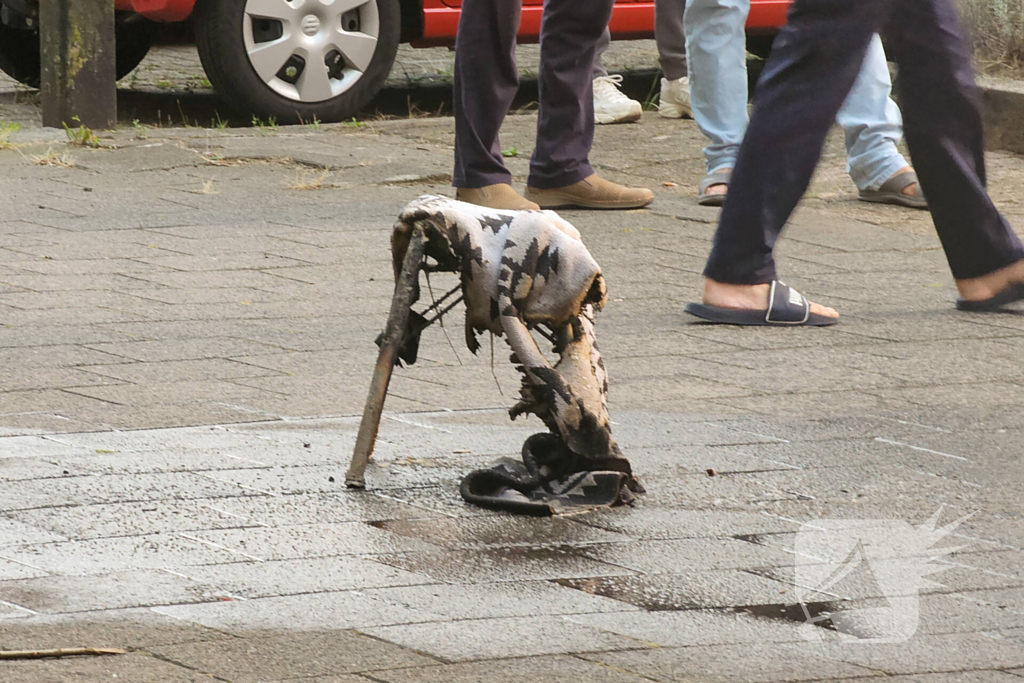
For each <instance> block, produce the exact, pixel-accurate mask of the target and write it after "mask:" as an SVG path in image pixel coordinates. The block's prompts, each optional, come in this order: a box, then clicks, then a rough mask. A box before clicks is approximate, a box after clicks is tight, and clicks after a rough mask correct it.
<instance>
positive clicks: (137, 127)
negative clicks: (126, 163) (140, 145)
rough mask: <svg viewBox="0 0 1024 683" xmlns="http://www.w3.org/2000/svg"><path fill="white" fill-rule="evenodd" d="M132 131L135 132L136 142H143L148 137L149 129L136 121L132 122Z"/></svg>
mask: <svg viewBox="0 0 1024 683" xmlns="http://www.w3.org/2000/svg"><path fill="white" fill-rule="evenodd" d="M132 130H134V131H135V139H136V140H145V139H146V138H148V137H149V129H148V128H146V127H145V126H144V125H142V124H141V123H139V120H138V119H135V120H134V121H132Z"/></svg>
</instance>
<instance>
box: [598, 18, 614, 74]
mask: <svg viewBox="0 0 1024 683" xmlns="http://www.w3.org/2000/svg"><path fill="white" fill-rule="evenodd" d="M611 44H612V32H611V30H610V29H609V28H608V26H607V24H606V25H605V27H604V31H602V32H601V37H600V38H598V39H597V45H595V46H594V70H593V74H594V78H601V77H603V76H607V75H608V69H606V68H605V67H604V53H605V51H607V50H608V46H609V45H611Z"/></svg>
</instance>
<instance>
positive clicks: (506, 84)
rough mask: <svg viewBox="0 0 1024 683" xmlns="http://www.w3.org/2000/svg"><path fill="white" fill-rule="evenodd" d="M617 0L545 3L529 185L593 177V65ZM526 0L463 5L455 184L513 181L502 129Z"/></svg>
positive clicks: (515, 77) (515, 78)
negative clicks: (504, 158) (501, 140)
mask: <svg viewBox="0 0 1024 683" xmlns="http://www.w3.org/2000/svg"><path fill="white" fill-rule="evenodd" d="M613 4H614V0H545V3H544V18H543V20H542V22H541V34H540V72H539V74H538V81H539V86H540V87H539V89H540V103H539V105H540V108H539V111H538V118H537V144H536V147H535V148H534V150H533V156H532V157H531V159H530V178H529V180H528V182H529V184H530V185H531V186H533V187H539V188H552V187H562V186H565V185H572V184H573V183H576V182H578V181H580V180H583V179H584V178H586V177H587V176H589V175H591V174H592V173H593V170H592V169H591V167H590V161H589V159H588V156H589V154H590V147H591V145H592V144H593V142H594V91H593V74H592V69H593V64H594V53H595V50H596V46H597V41H598V39H599V38H600V37H601V32H602V31H604V29H605V28H606V27H607V26H608V20H609V19H610V18H611V13H612V5H613ZM521 9H522V0H463V3H462V14H461V16H460V17H459V31H458V34H457V36H456V39H455V96H454V108H455V172H454V173H453V174H452V184H453V185H454V186H455V187H483V186H485V185H493V184H495V183H508V182H509V181H510V180H511V178H512V176H511V174H510V173H509V172H508V169H506V168H505V164H504V163H503V162H502V157H501V146H500V144H499V142H498V131H499V130H500V129H501V123H502V121H504V119H505V115H506V114H507V113H508V108H509V106H511V104H512V98H513V97H515V94H516V90H517V89H518V88H519V73H518V71H517V69H516V60H515V46H516V33H518V32H519V16H520V11H521Z"/></svg>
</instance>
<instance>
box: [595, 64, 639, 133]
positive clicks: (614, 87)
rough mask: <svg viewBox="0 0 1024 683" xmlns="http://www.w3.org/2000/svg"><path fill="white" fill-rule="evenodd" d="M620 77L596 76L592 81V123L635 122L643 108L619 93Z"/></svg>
mask: <svg viewBox="0 0 1024 683" xmlns="http://www.w3.org/2000/svg"><path fill="white" fill-rule="evenodd" d="M619 83H622V76H619V75H617V74H616V75H615V76H598V77H597V78H595V79H594V122H595V123H628V122H630V121H637V120H639V119H640V116H641V115H642V114H643V107H641V106H640V103H639V102H637V101H636V100H631V99H629V98H628V97H626V96H625V95H623V94H622V93H621V92H620V91H619Z"/></svg>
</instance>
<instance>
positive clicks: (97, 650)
mask: <svg viewBox="0 0 1024 683" xmlns="http://www.w3.org/2000/svg"><path fill="white" fill-rule="evenodd" d="M126 652H127V650H121V649H119V648H116V647H62V648H59V649H56V650H0V659H42V658H44V657H77V656H80V655H92V656H97V657H101V656H104V655H123V654H125V653H126Z"/></svg>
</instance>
